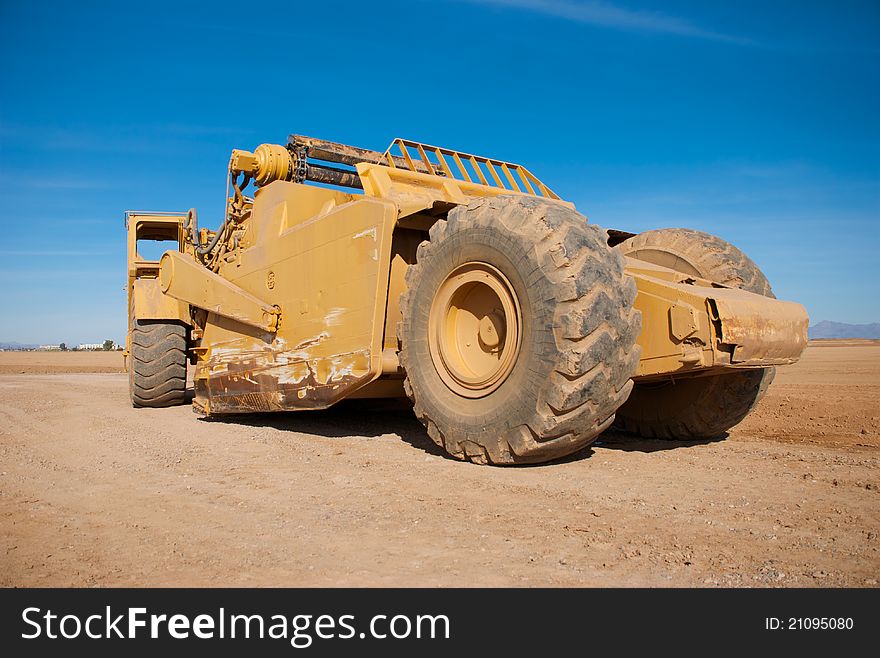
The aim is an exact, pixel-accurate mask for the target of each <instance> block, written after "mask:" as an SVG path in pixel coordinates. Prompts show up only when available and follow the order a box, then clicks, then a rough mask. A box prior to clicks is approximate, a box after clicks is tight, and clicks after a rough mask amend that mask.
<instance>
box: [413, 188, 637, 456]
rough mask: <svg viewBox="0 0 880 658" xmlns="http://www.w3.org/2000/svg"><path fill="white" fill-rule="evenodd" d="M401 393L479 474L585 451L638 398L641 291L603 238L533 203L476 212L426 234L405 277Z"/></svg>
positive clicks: (558, 209) (576, 219) (560, 209)
mask: <svg viewBox="0 0 880 658" xmlns="http://www.w3.org/2000/svg"><path fill="white" fill-rule="evenodd" d="M406 280H407V291H406V292H405V293H404V295H403V296H402V299H401V311H402V316H403V320H402V322H401V323H400V324H399V326H398V337H399V339H400V343H401V352H400V362H401V365H402V366H403V368H404V370H405V372H406V380H405V383H404V387H405V390H406V392H407V395H409V397H410V399H411V400H412V401H413V403H414V406H415V413H416V415H417V416H418V418H419V419H420V420H421V421H422V422H423V423H424V424H425V426H426V427H427V429H428V434H429V435H430V437H431V438H432V439H433V440H434V441H435V442H436V443H437V444H438V445H440V446H441V447H443V448H445V450H446V451H447V452H449V454H451V455H453V456H454V457H457V458H458V459H465V460H470V461H473V462H476V463H482V464H485V463H490V464H516V463H528V462H543V461H548V460H550V459H554V458H557V457H562V456H564V455H567V454H570V453H572V452H575V451H577V450H578V449H580V448H582V447H583V446H585V445H588V444H589V443H590V442H592V441H593V440H594V439H595V438H596V437H597V436H598V435H599V434H600V433H601V432H602V431H603V430H604V429H605V428H606V427H608V426H609V425H610V424H611V422H612V421H613V419H614V412H615V410H616V409H617V408H618V407H619V406H620V405H621V404H622V403H623V402H624V400H626V398H627V396H628V395H629V392H630V389H631V388H632V381H631V379H630V378H631V377H632V375H633V374H634V373H635V371H636V368H637V367H638V362H639V354H640V349H639V347H638V345H637V344H636V339H637V337H638V334H639V330H640V327H641V322H640V319H641V318H640V314H639V312H638V311H637V310H635V308H634V307H633V302H634V300H635V296H636V288H635V282H634V281H633V280H632V279H631V278H630V277H629V276H627V275H626V274H625V273H624V271H623V259H622V257H621V255H620V253H619V252H617V251H615V250H613V249H611V248H609V247H608V245H607V234H606V232H605V231H604V230H603V229H600V228H598V227H596V226H593V225H590V224H587V222H586V220H585V218H584V217H583V216H582V215H580V214H578V213H577V212H575V211H574V210H572V209H571V208H569V207H567V206H565V205H563V204H559V203H552V202H547V201H542V200H540V199H535V198H532V197H524V196H502V197H496V198H492V199H480V200H477V201H474V202H473V203H471V204H470V205H468V206H458V207H456V208H454V209H452V210H451V211H450V212H449V215H448V218H447V220H440V221H438V222H436V223H435V224H434V226H432V227H431V230H430V240H429V241H426V242H423V243H422V244H421V245H420V246H419V249H418V253H417V263H416V264H415V265H412V266H410V268H409V270H408V271H407V277H406Z"/></svg>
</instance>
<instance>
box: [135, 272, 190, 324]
mask: <svg viewBox="0 0 880 658" xmlns="http://www.w3.org/2000/svg"><path fill="white" fill-rule="evenodd" d="M131 298H132V304H133V306H134V317H135V318H136V319H138V320H179V321H181V322H185V323H186V322H189V306H188V305H187V304H186V303H184V302H181V301H180V300H177V299H174V298H173V297H169V296H168V295H165V294H163V293H162V287H161V286H160V285H159V280H158V279H152V278H151V279H146V278H144V279H136V280H135V281H134V282H133V283H132V291H131Z"/></svg>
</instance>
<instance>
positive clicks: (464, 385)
mask: <svg viewBox="0 0 880 658" xmlns="http://www.w3.org/2000/svg"><path fill="white" fill-rule="evenodd" d="M428 326H429V328H430V330H429V331H430V334H429V341H428V342H429V347H430V351H431V360H432V361H433V362H434V367H435V368H436V369H437V373H438V374H439V375H440V378H441V379H442V380H443V382H444V383H445V384H446V385H447V386H448V387H449V388H450V389H451V390H452V391H453V392H455V393H457V394H459V395H461V396H464V397H468V398H479V397H483V396H485V395H488V394H489V393H491V392H492V391H494V390H495V389H497V388H498V387H499V386H501V384H502V383H504V380H505V379H507V377H508V375H510V372H511V370H513V366H514V364H515V363H516V357H517V355H518V353H519V345H520V339H521V335H522V316H521V313H520V307H519V302H518V300H517V298H516V294H515V293H514V291H513V287H512V286H511V285H510V282H509V281H508V280H507V278H506V277H505V276H504V275H503V274H502V273H501V272H500V271H499V270H498V269H496V268H495V267H493V266H491V265H489V264H488V263H478V262H471V263H465V264H464V265H462V266H460V267H458V268H456V269H455V270H453V271H452V272H451V273H450V274H449V276H447V277H446V279H444V281H443V283H441V284H440V287H439V288H438V289H437V293H436V294H435V295H434V299H433V301H432V303H431V313H430V317H429V321H428Z"/></svg>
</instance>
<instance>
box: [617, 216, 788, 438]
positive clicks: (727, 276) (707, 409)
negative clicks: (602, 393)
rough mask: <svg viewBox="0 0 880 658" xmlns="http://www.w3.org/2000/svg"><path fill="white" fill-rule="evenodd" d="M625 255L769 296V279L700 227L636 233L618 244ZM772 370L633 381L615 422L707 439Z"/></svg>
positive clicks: (765, 383)
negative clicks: (629, 392)
mask: <svg viewBox="0 0 880 658" xmlns="http://www.w3.org/2000/svg"><path fill="white" fill-rule="evenodd" d="M617 248H618V249H620V251H621V252H623V253H624V254H625V255H627V256H631V257H633V258H637V259H639V260H644V261H647V262H649V263H653V264H655V265H662V266H664V267H669V268H672V269H674V270H677V271H679V272H683V273H685V274H692V275H694V276H698V277H700V278H704V279H709V280H710V281H715V282H717V283H721V284H723V285H726V286H730V287H733V288H741V289H743V290H748V291H749V292H754V293H757V294H759V295H764V296H765V297H773V296H774V295H773V291H772V290H771V288H770V282H769V281H768V280H767V277H766V276H764V274H763V272H761V270H760V269H759V268H758V266H757V265H755V263H754V262H753V261H752V260H751V259H750V258H749V257H748V256H746V255H745V254H744V253H743V252H742V251H740V250H739V249H737V248H736V247H734V246H733V245H732V244H730V243H728V242H725V241H724V240H722V239H721V238H718V237H715V236H713V235H710V234H708V233H703V232H701V231H693V230H690V229H681V228H670V229H658V230H654V231H646V232H645V233H640V234H639V235H636V236H634V237H632V238H630V239H628V240H626V241H624V242H622V243H621V244H620V245H618V247H617ZM775 374H776V370H775V368H763V369H756V370H741V371H737V372H730V373H724V374H719V375H710V376H703V377H692V378H687V379H674V380H673V379H670V380H667V381H662V382H650V383H637V384H636V385H635V387H634V388H633V392H632V395H630V397H629V399H628V400H627V402H626V403H625V404H624V405H623V406H622V407H621V408H620V409H619V410H618V412H617V420H616V422H615V424H616V426H618V427H620V428H622V429H624V430H627V431H629V432H633V433H635V434H639V435H641V436H645V437H649V438H662V439H683V440H693V439H707V438H714V437H717V436H720V435H722V434H724V433H725V432H726V431H727V430H729V429H730V428H731V427H733V426H734V425H736V424H738V423H739V422H740V421H742V419H743V418H745V417H746V416H747V415H748V413H749V412H750V411H751V410H752V409H753V408H754V407H755V405H756V404H757V403H758V401H759V400H760V399H761V398H762V397H764V394H765V393H766V392H767V388H768V387H769V386H770V383H771V382H772V381H773V377H774V376H775Z"/></svg>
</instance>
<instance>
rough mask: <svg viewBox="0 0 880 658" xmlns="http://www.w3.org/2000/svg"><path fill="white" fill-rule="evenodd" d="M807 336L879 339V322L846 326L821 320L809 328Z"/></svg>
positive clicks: (843, 323)
mask: <svg viewBox="0 0 880 658" xmlns="http://www.w3.org/2000/svg"><path fill="white" fill-rule="evenodd" d="M807 335H808V336H809V337H810V338H811V339H812V338H880V322H872V323H871V324H846V323H845V322H829V321H828V320H822V322H818V323H816V324H814V325H813V326H812V327H810V329H809V331H808V332H807Z"/></svg>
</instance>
